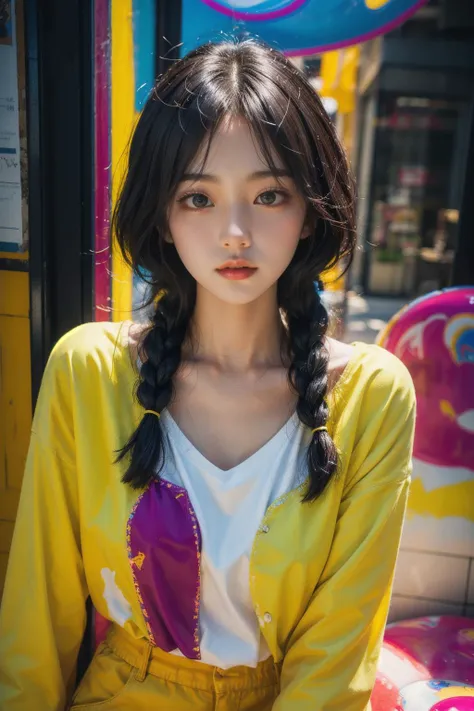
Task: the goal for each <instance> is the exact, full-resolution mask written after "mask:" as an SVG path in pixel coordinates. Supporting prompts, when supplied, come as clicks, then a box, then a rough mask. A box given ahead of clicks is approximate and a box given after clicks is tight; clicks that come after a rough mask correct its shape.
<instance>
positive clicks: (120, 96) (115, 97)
mask: <svg viewBox="0 0 474 711" xmlns="http://www.w3.org/2000/svg"><path fill="white" fill-rule="evenodd" d="M111 22H112V101H111V109H112V136H111V137H112V202H113V203H115V200H116V199H117V195H118V192H119V189H120V185H121V183H122V180H123V175H124V171H125V168H126V164H127V154H128V144H129V140H130V134H131V131H132V128H133V124H134V120H135V73H134V64H133V28H132V0H112V13H111ZM112 309H113V311H112V320H113V321H123V320H125V319H130V318H131V317H132V275H131V272H130V269H129V268H128V267H127V265H126V264H125V263H124V261H123V259H122V257H121V255H120V252H119V250H118V248H117V246H116V245H115V244H113V245H112Z"/></svg>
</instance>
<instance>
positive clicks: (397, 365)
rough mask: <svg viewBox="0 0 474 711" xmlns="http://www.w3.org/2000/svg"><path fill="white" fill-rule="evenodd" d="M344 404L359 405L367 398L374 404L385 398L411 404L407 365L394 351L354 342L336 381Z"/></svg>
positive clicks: (385, 400)
mask: <svg viewBox="0 0 474 711" xmlns="http://www.w3.org/2000/svg"><path fill="white" fill-rule="evenodd" d="M335 389H336V392H338V393H340V394H343V395H344V398H343V399H344V402H345V404H346V406H347V405H348V404H350V403H351V402H352V403H353V404H354V406H357V407H360V404H361V401H365V402H367V401H369V402H370V404H371V405H372V406H373V407H377V406H378V405H382V404H386V403H387V402H388V401H393V402H401V403H411V402H413V401H414V399H415V391H414V386H413V381H412V378H411V375H410V373H409V371H408V369H407V367H406V366H405V365H404V364H403V363H402V361H401V360H400V359H399V358H397V357H396V356H395V355H393V353H390V352H389V351H387V350H385V349H384V348H381V347H380V346H377V345H375V344H367V343H362V342H355V343H353V344H352V353H351V355H350V357H349V359H348V362H347V364H346V366H345V368H344V370H343V372H342V374H341V376H340V378H339V380H338V382H337V384H336V388H335Z"/></svg>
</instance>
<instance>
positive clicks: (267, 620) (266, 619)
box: [263, 612, 272, 624]
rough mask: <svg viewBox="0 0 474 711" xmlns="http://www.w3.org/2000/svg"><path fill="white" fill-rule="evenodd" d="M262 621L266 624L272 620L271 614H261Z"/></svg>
mask: <svg viewBox="0 0 474 711" xmlns="http://www.w3.org/2000/svg"><path fill="white" fill-rule="evenodd" d="M263 621H264V622H266V623H267V624H268V623H270V622H271V621H272V616H271V615H270V613H269V612H266V613H265V614H264V616H263Z"/></svg>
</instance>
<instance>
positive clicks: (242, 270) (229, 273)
mask: <svg viewBox="0 0 474 711" xmlns="http://www.w3.org/2000/svg"><path fill="white" fill-rule="evenodd" d="M256 271H257V268H256V267H255V268H254V267H224V269H218V270H217V273H218V274H220V275H221V276H222V277H224V279H230V280H231V281H240V280H242V279H248V278H249V277H251V276H252V274H255V272H256Z"/></svg>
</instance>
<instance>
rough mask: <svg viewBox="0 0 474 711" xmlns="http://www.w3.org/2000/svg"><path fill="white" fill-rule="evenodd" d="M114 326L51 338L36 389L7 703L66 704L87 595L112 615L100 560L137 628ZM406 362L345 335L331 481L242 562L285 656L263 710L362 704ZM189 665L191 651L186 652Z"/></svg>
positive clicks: (399, 489)
mask: <svg viewBox="0 0 474 711" xmlns="http://www.w3.org/2000/svg"><path fill="white" fill-rule="evenodd" d="M127 331H128V329H127V326H126V325H125V324H112V323H108V324H102V323H96V324H86V325H84V326H80V327H79V328H76V329H75V330H74V331H72V332H71V333H69V334H67V335H66V336H64V337H63V338H62V339H61V340H60V341H59V343H58V344H57V346H56V347H55V349H54V352H53V354H52V355H51V358H50V360H49V363H48V366H47V368H46V371H45V374H44V379H43V384H42V387H41V392H40V395H39V399H38V403H37V407H36V412H35V417H34V422H33V428H32V437H31V444H30V449H29V454H28V459H27V464H26V471H25V477H24V484H23V489H22V494H21V500H20V506H19V511H18V518H17V524H16V528H15V534H14V538H13V544H12V548H11V554H10V559H9V567H8V573H7V580H6V587H5V592H4V599H3V606H2V612H1V617H0V707H1V709H2V711H63V709H64V707H65V705H66V703H67V701H68V699H69V697H70V694H71V691H72V687H73V685H74V679H75V666H76V658H77V653H78V649H79V645H80V642H81V638H82V635H83V632H84V626H85V600H86V598H87V596H88V594H90V596H91V598H92V601H93V604H94V606H95V607H96V608H97V610H98V611H99V612H100V613H101V614H102V615H104V616H105V617H108V618H109V619H110V615H109V611H108V606H107V603H106V600H105V599H104V579H103V577H102V575H101V571H103V569H104V568H105V569H109V570H110V571H115V583H116V584H117V586H118V588H119V589H120V590H121V591H122V593H123V596H124V597H125V599H126V601H127V602H128V603H129V605H130V610H131V614H130V617H129V619H128V620H127V621H126V622H125V624H124V626H125V629H126V630H127V631H128V632H129V633H130V634H131V635H133V636H135V637H145V636H147V628H146V625H145V621H144V618H143V614H142V612H141V608H140V604H139V601H138V599H137V595H136V592H135V589H134V582H133V577H132V573H131V569H130V564H129V560H128V558H127V549H126V541H125V536H126V523H127V520H128V517H129V515H130V511H131V509H132V507H133V504H134V502H135V501H136V499H137V497H138V495H139V492H136V491H133V490H132V489H131V488H130V487H129V486H125V485H123V484H121V483H120V477H121V475H122V473H123V470H124V467H125V466H126V465H125V464H121V465H117V464H114V463H113V460H114V452H116V451H117V450H118V449H119V448H120V447H121V446H122V445H123V443H124V442H125V441H126V439H127V438H128V436H129V435H130V433H131V432H132V431H133V429H134V428H135V426H136V424H137V423H138V422H139V420H140V417H141V413H142V410H141V407H140V406H139V404H138V403H137V402H136V400H135V399H134V396H133V391H134V384H135V380H136V371H135V369H134V366H133V364H132V362H131V360H130V355H129V350H128V345H127V339H128V335H127ZM414 403H415V397H414V391H413V385H412V381H411V378H410V376H409V374H408V371H407V370H406V368H405V367H404V366H403V365H402V364H401V363H400V361H398V360H397V359H396V358H395V357H394V356H392V355H391V354H389V353H388V352H386V351H384V350H382V349H380V348H378V347H377V346H372V345H370V346H367V345H364V344H360V343H359V344H355V351H354V354H353V356H352V360H351V361H350V362H349V364H348V366H347V368H346V370H345V372H344V373H343V375H342V378H341V379H340V381H339V383H338V385H337V387H336V388H335V390H334V391H333V392H332V393H331V394H330V396H329V399H328V404H329V407H330V420H329V423H328V426H329V430H330V432H331V434H332V436H333V437H334V440H335V442H336V445H337V448H338V450H339V452H340V454H341V466H340V471H339V473H338V475H337V477H336V478H334V480H333V481H332V482H331V484H330V485H329V487H328V488H327V490H326V492H325V493H324V494H323V495H322V496H321V497H320V498H319V499H318V500H317V501H315V502H313V503H311V504H302V503H301V495H302V489H301V488H300V489H294V490H293V491H292V492H290V493H289V494H288V495H286V496H285V497H283V498H282V499H280V500H277V501H276V502H274V503H273V504H272V505H271V506H270V507H269V509H268V511H267V513H266V515H265V518H264V520H263V521H262V527H261V529H260V531H259V533H258V534H257V536H256V538H255V541H254V545H253V550H252V554H251V560H250V587H251V593H252V599H253V602H254V606H255V612H256V614H257V617H258V619H259V621H260V625H261V630H262V633H263V635H264V637H265V639H266V641H267V644H268V646H269V648H270V651H271V653H272V654H273V657H274V658H275V660H276V661H281V660H283V665H282V678H281V693H280V695H279V697H278V700H277V701H276V704H275V706H274V711H364V710H366V709H370V703H369V698H370V694H371V689H372V686H373V683H374V679H375V672H376V664H377V658H378V654H379V648H380V644H381V641H382V635H383V631H384V625H385V622H386V616H387V611H388V606H389V601H390V591H391V584H392V577H393V572H394V566H395V561H396V556H397V550H398V546H399V540H400V534H401V529H402V522H403V516H404V511H405V506H406V500H407V494H408V488H409V480H410V460H411V451H412V440H413V429H414V410H415V407H414ZM196 663H199V662H196Z"/></svg>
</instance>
